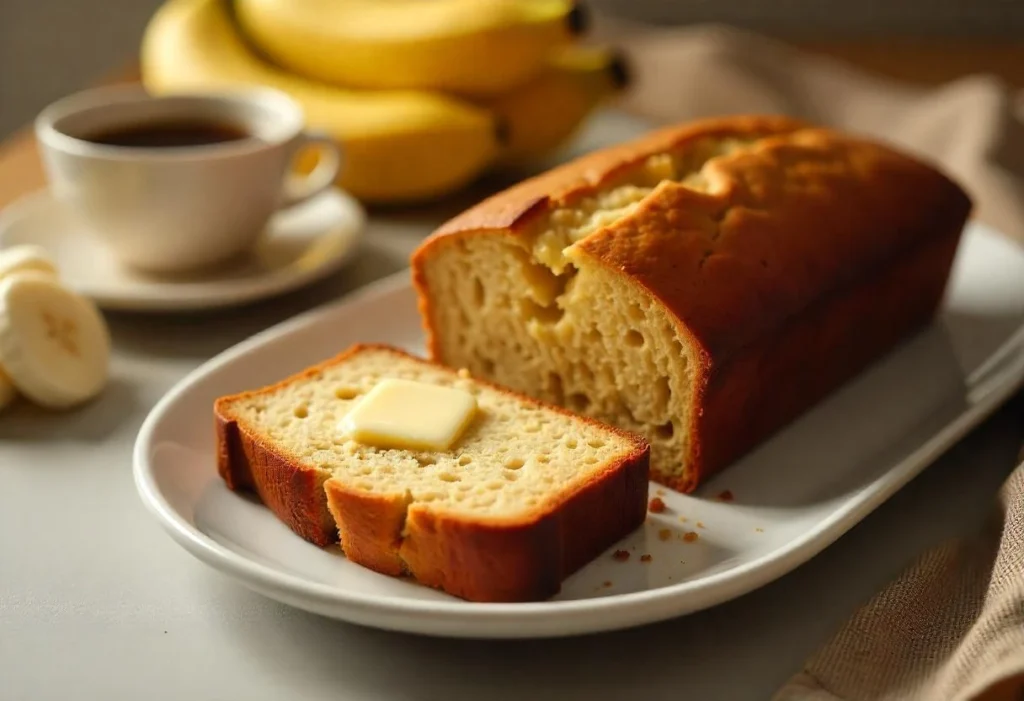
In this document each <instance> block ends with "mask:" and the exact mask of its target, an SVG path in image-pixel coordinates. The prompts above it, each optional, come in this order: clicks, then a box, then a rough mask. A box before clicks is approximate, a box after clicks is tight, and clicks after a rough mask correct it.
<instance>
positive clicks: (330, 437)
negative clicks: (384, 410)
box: [215, 345, 650, 601]
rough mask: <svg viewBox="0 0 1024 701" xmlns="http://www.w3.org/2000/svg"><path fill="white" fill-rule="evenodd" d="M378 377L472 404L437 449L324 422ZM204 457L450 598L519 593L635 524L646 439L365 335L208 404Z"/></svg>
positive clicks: (547, 583) (316, 526) (317, 532)
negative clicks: (466, 397)
mask: <svg viewBox="0 0 1024 701" xmlns="http://www.w3.org/2000/svg"><path fill="white" fill-rule="evenodd" d="M386 378H389V379H402V380H413V381H415V382H420V383H429V384H434V385H443V386H448V387H455V388H459V389H462V390H464V391H466V392H469V393H471V394H472V395H474V396H475V398H476V403H477V411H476V414H475V417H474V418H473V420H472V421H471V422H470V423H469V425H468V426H467V427H466V429H465V431H464V432H463V433H462V435H461V436H460V438H459V439H458V440H457V441H456V443H455V444H454V445H453V446H452V447H451V448H450V449H449V450H443V451H432V450H406V449H395V448H379V447H374V446H372V445H368V444H366V443H361V442H357V441H355V440H353V439H351V438H349V437H348V436H347V435H346V433H345V432H344V431H343V430H342V428H340V424H341V422H342V420H343V419H344V418H345V416H346V414H348V413H349V412H350V411H351V410H352V409H353V407H355V406H356V405H357V402H359V401H360V400H361V398H362V397H363V396H364V395H366V393H367V392H369V391H370V390H371V389H372V388H373V387H374V386H375V385H377V383H379V382H380V381H381V380H384V379H386ZM215 414H216V425H217V437H218V446H219V450H218V457H219V459H218V465H219V470H220V474H221V476H222V477H223V478H224V480H225V481H226V482H227V484H228V486H229V487H231V488H232V489H249V490H253V491H255V492H256V493H257V494H258V495H259V496H260V498H261V499H262V500H263V502H264V503H265V504H266V505H267V506H268V507H269V508H270V509H271V510H272V511H273V512H274V513H275V514H276V515H277V516H278V517H279V518H281V519H282V520H283V521H284V522H285V523H287V524H288V525H289V526H290V527H291V528H292V529H293V530H294V531H295V532H296V533H298V534H299V535H301V536H302V537H303V538H306V539H307V540H309V541H311V542H313V543H316V544H318V545H326V544H330V543H332V542H336V541H338V539H339V534H340V541H341V546H342V548H343V550H344V551H345V554H346V556H347V557H348V558H349V559H350V560H352V561H353V562H357V563H359V564H362V565H365V566H367V567H370V568H371V569H374V570H376V571H378V572H383V573H385V574H389V575H396V576H397V575H403V574H409V575H412V576H413V577H415V578H416V579H417V580H419V581H421V582H423V583H425V584H428V585H430V586H433V587H437V588H439V589H442V590H444V591H447V592H449V593H451V594H454V595H456V596H460V597H463V598H465V599H470V600H477V601H523V600H537V599H543V598H546V597H548V596H551V595H552V594H555V593H557V591H558V590H559V587H560V584H561V581H562V580H563V579H564V578H565V577H566V576H568V575H569V574H571V573H572V572H573V571H575V570H576V569H578V568H579V567H580V566H582V565H583V564H585V563H586V562H588V561H589V560H591V559H593V558H594V557H596V556H597V555H598V554H599V553H600V552H601V551H603V550H604V549H605V548H607V547H609V546H610V545H612V544H613V543H615V542H616V541H617V540H619V539H620V538H622V537H623V536H625V535H626V534H628V533H629V532H630V531H632V530H633V529H635V528H637V527H638V526H639V525H640V524H641V523H642V522H643V520H644V516H645V508H646V498H647V478H648V461H649V451H650V448H649V446H648V445H647V444H646V442H645V441H644V440H643V439H641V438H639V437H637V436H634V435H631V434H628V433H625V432H623V431H621V430H618V429H613V428H609V427H606V426H603V425H601V424H599V423H596V422H594V421H592V420H590V419H584V418H580V417H577V416H574V415H572V414H570V413H568V412H566V411H564V410H562V409H558V408H555V407H550V406H546V405H543V404H540V403H538V402H537V401H535V400H532V399H527V398H525V397H521V396H519V395H516V394H512V393H511V392H508V391H507V390H504V389H502V388H499V387H497V386H494V385H490V384H487V383H484V382H479V381H476V380H473V379H471V378H470V377H469V376H468V374H467V373H464V372H463V373H457V372H455V371H453V370H450V369H447V368H444V367H441V366H438V365H435V364H432V363H429V362H426V361H423V360H420V359H418V358H415V357H413V356H410V355H408V354H406V353H404V352H402V351H399V350H396V349H393V348H389V347H386V346H377V345H360V346H355V347H353V348H351V349H349V350H348V351H346V352H344V353H342V354H341V355H339V356H338V357H336V358H334V359H332V360H329V361H327V362H325V363H323V364H321V365H318V366H315V367H313V368H310V369H308V370H306V371H304V372H302V373H300V374H298V375H295V376H293V377H289V378H288V379H285V380H283V381H282V382H280V383H278V384H276V385H273V386H271V387H267V388H265V389H260V390H256V391H252V392H245V393H243V394H238V395H234V396H230V397H223V398H221V399H219V400H217V402H216V404H215Z"/></svg>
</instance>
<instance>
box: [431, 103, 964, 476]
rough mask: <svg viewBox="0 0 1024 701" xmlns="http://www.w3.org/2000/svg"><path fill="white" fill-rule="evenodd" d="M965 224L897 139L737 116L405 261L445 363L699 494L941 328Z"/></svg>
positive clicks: (645, 147)
mask: <svg viewBox="0 0 1024 701" xmlns="http://www.w3.org/2000/svg"><path fill="white" fill-rule="evenodd" d="M970 209H971V202H970V200H969V198H968V196H967V195H966V194H965V193H964V191H963V190H962V189H961V188H960V187H959V186H958V185H957V184H956V183H954V182H953V181H951V180H950V179H949V178H947V177H946V176H945V175H943V174H942V173H941V172H939V171H938V170H936V169H935V168H933V167H931V166H929V165H928V164H925V163H922V162H920V161H918V160H916V159H914V158H912V157H910V156H907V155H905V154H902V153H899V152H897V151H895V150H893V149H890V148H888V147H886V146H884V145H881V144H877V143H871V142H869V141H866V140H863V139H860V138H857V137H855V136H851V135H846V134H841V133H837V132H835V131H831V130H827V129H821V128H816V127H813V126H810V125H807V124H803V123H801V122H797V121H794V120H791V119H786V118H778V117H729V118H723V119H717V120H709V121H703V122H697V123H693V124H688V125H682V126H678V127H671V128H666V129H663V130H660V131H657V132H655V133H653V134H650V135H648V136H646V137H642V138H640V139H638V140H636V141H634V142H631V143H627V144H623V145H620V146H616V147H613V148H609V149H606V150H602V151H598V152H595V153H592V154H590V155H587V156H584V157H583V158H581V159H579V160H577V161H574V162H572V163H569V164H566V165H564V166H561V167H559V168H556V169H555V170H552V171H550V172H548V173H546V174H543V175H540V176H538V177H536V178H533V179H530V180H527V181H525V182H523V183H520V184H519V185H516V186H514V187H512V188H511V189H509V190H507V191H505V192H503V193H500V194H498V195H495V196H494V197H492V198H490V199H488V200H487V201H485V202H483V203H481V204H479V205H478V206H476V207H474V208H472V209H470V210H469V211H467V212H465V213H464V214H462V215H460V216H458V217H456V218H455V219H453V220H452V221H450V222H448V223H447V224H445V225H444V226H443V227H442V228H441V229H440V230H439V231H438V232H436V234H435V235H433V236H432V237H430V238H429V239H428V240H427V241H425V242H424V244H423V245H422V246H421V247H420V248H419V250H418V251H416V253H415V255H414V256H413V259H412V266H413V275H414V281H415V283H416V286H417V288H418V291H419V295H420V309H421V311H422V314H423V321H424V325H425V327H426V330H427V334H428V347H429V350H430V355H431V357H432V359H434V360H436V361H438V362H442V363H446V364H448V365H453V366H456V367H466V368H469V369H470V370H471V371H472V372H473V374H474V375H476V376H479V377H482V378H486V379H489V380H492V381H494V382H499V383H501V384H503V385H506V386H509V387H511V388H513V389H515V390H517V391H520V392H524V393H525V394H528V395H530V396H533V397H537V398H539V399H544V400H547V401H552V402H554V403H558V404H563V405H565V406H568V407H569V408H571V409H574V410H575V411H578V412H580V413H585V414H587V415H589V416H593V417H595V418H597V419H599V420H601V421H607V422H608V423H611V424H614V425H616V426H620V427H622V428H625V429H627V430H635V431H638V432H641V433H643V434H645V435H646V436H647V438H648V439H649V440H650V442H651V475H652V478H653V479H655V480H657V481H659V482H662V483H664V484H666V485H669V486H671V487H674V488H676V489H680V490H683V491H690V490H692V489H694V488H695V487H696V486H697V485H698V484H699V483H700V482H701V481H702V480H703V479H705V478H706V477H707V476H708V475H709V474H711V473H712V472H714V471H716V470H719V469H721V468H722V467H724V466H725V465H727V464H729V463H730V462H731V461H733V460H734V459H736V458H737V457H739V456H740V455H742V454H744V453H745V452H746V451H748V450H750V449H751V448H752V447H753V446H755V445H756V444H757V443H758V442H760V441H761V440H762V439H764V438H766V437H767V436H769V435H771V434H772V433H773V432H774V431H776V430H777V429H778V428H780V427H781V426H783V425H784V424H786V423H787V422H788V421H790V420H792V419H793V418H794V417H796V416H797V415H799V414H800V413H801V412H803V411H804V410H806V409H807V408H808V407H810V406H811V405H812V404H814V403H815V402H817V401H818V400H820V399H821V398H822V397H824V396H825V395H827V394H828V393H829V392H831V391H833V390H834V389H835V388H836V387H838V386H839V385H840V384H841V383H842V382H844V381H845V380H846V379H848V378H849V377H851V376H852V375H853V374H855V373H856V372H858V371H859V370H861V369H862V368H864V367H865V365H867V364H868V363H869V362H871V361H872V360H874V359H875V358H877V357H879V356H880V355H881V354H883V353H885V352H887V351H888V350H890V349H891V348H893V346H894V345H895V344H897V343H898V342H899V341H900V340H902V339H903V338H905V337H906V336H907V335H908V334H909V333H911V332H913V331H914V330H915V329H918V328H919V327H921V326H922V325H924V324H925V323H927V322H928V321H929V320H930V319H931V317H932V315H933V313H934V312H935V310H936V308H937V306H938V304H939V302H940V300H941V299H942V295H943V291H944V289H945V286H946V280H947V278H948V276H949V272H950V268H951V265H952V262H953V258H954V255H955V253H956V249H957V244H958V241H959V239H960V234H961V231H962V230H963V226H964V223H965V221H966V219H967V216H968V213H969V212H970Z"/></svg>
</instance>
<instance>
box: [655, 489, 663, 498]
mask: <svg viewBox="0 0 1024 701" xmlns="http://www.w3.org/2000/svg"><path fill="white" fill-rule="evenodd" d="M654 494H655V496H659V497H663V496H665V490H664V489H659V490H657V491H656V492H654Z"/></svg>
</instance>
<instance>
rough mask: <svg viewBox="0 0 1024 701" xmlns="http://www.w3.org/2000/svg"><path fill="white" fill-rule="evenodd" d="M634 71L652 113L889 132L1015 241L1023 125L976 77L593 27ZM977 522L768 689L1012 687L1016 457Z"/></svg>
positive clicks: (755, 41)
mask: <svg viewBox="0 0 1024 701" xmlns="http://www.w3.org/2000/svg"><path fill="white" fill-rule="evenodd" d="M598 36H599V38H614V39H615V40H616V43H618V44H620V45H623V46H624V47H625V48H626V49H627V52H628V54H629V55H630V57H631V58H632V62H633V64H634V67H635V72H636V78H637V82H636V85H635V88H634V89H633V90H632V91H631V94H629V95H628V96H627V97H626V98H625V101H624V107H625V108H626V109H628V110H630V111H632V112H634V113H639V114H642V115H645V116H648V117H651V118H653V119H656V120H658V121H660V122H671V121H679V120H685V119H691V118H695V117H702V116H709V115H720V114H737V113H740V114H742V113H755V112H757V113H784V114H790V115H794V116H798V117H803V118H805V119H808V120H810V121H814V122H818V123H823V124H828V125H833V126H838V127H842V128H844V129H847V130H851V131H855V132H860V133H863V134H866V135H870V136H872V137H875V138H880V139H884V140H888V141H890V142H892V143H894V144H896V145H898V146H900V147H902V148H904V149H905V150H908V151H910V152H913V153H916V154H918V155H919V156H922V157H924V158H926V159H928V160H931V161H933V162H935V163H937V164H939V165H941V166H942V167H943V168H945V169H946V170H947V171H948V172H949V173H950V174H952V175H953V176H955V177H956V178H957V179H958V180H959V181H961V182H962V183H963V184H964V186H965V187H966V188H967V189H968V190H969V191H970V192H971V194H972V197H973V198H974V201H975V204H976V210H975V216H976V217H977V218H978V219H980V220H982V221H984V222H986V223H988V224H990V225H992V226H994V227H996V228H997V229H999V230H1000V231H1003V232H1005V233H1006V234H1008V235H1011V236H1013V237H1015V238H1017V239H1018V240H1020V241H1022V242H1024V125H1022V123H1021V121H1020V119H1019V117H1017V116H1016V115H1015V104H1014V102H1015V96H1014V95H1012V94H1011V93H1010V91H1009V90H1008V88H1007V87H1006V86H1004V85H1001V84H1000V83H999V82H998V81H996V80H994V79H992V78H989V77H985V76H974V77H969V78H964V79H962V80H958V81H956V82H954V83H951V84H949V85H946V86H944V87H941V88H938V89H932V90H924V89H921V88H917V87H911V86H907V85H902V84H897V83H894V82H890V81H887V80H882V79H879V78H875V77H871V76H867V75H864V74H861V73H859V72H857V71H856V70H854V69H852V68H849V67H847V66H844V65H840V64H837V63H835V62H833V61H831V60H826V59H821V58H817V57H811V56H807V55H803V54H801V53H799V52H797V51H794V50H793V49H791V48H789V47H787V46H784V45H782V44H779V43H776V42H774V41H772V40H768V39H765V38H763V37H759V36H754V35H750V34H748V33H745V32H741V31H738V30H733V29H728V28H724V27H717V26H712V27H697V28H689V29H673V30H647V29H642V28H639V27H636V26H630V27H626V26H624V25H619V24H608V23H600V24H599V25H598ZM994 511H995V513H994V515H993V519H992V522H991V524H990V525H989V527H988V528H987V530H985V532H984V533H982V534H979V535H977V536H974V537H972V538H968V539H965V540H963V541H961V542H955V543H949V544H947V545H945V546H944V547H941V548H939V549H937V550H935V551H933V552H929V553H927V554H926V555H924V556H923V557H922V558H921V559H920V560H919V561H918V562H917V563H916V564H914V565H913V566H912V567H911V568H910V569H909V570H907V571H906V572H905V573H904V574H903V575H902V576H901V577H900V578H899V579H898V580H896V581H895V582H893V583H892V584H891V585H889V586H888V587H887V588H886V589H884V590H883V591H882V592H880V593H879V594H878V595H877V596H876V597H875V598H874V599H872V600H871V601H870V602H868V603H867V604H866V605H865V606H864V607H863V608H862V609H861V610H860V611H857V612H856V613H855V614H854V615H853V618H851V619H850V621H849V622H848V623H847V624H846V625H845V626H844V627H843V628H842V629H841V630H840V631H839V632H838V633H837V634H836V636H835V637H834V638H833V639H832V640H831V641H830V642H829V643H827V644H826V645H825V647H824V648H823V649H821V650H820V651H819V652H818V653H816V654H815V655H814V656H813V657H811V659H810V660H808V661H807V663H806V665H805V667H804V669H803V671H802V672H800V673H799V674H797V675H796V676H795V677H793V678H792V679H791V680H790V681H789V682H788V683H787V684H786V685H785V687H784V688H783V689H781V690H780V691H779V692H778V694H777V695H776V697H775V698H776V701H876V700H882V699H884V700H886V701H890V700H891V701H895V700H897V699H900V700H903V699H906V700H908V701H914V700H917V699H921V700H922V701H930V700H932V699H935V700H943V701H946V700H949V701H963V700H967V699H986V700H992V701H996V700H998V701H1003V700H1007V701H1009V700H1011V699H1012V700H1013V701H1017V700H1018V699H1024V465H1022V466H1021V467H1019V468H1018V469H1017V471H1016V472H1015V473H1014V475H1013V476H1012V477H1011V479H1010V480H1009V481H1008V482H1007V484H1006V485H1005V487H1004V488H1003V490H1002V493H1001V495H1000V498H999V500H998V506H997V507H996V508H995V509H994Z"/></svg>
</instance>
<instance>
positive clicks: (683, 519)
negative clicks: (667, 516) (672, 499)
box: [679, 516, 690, 523]
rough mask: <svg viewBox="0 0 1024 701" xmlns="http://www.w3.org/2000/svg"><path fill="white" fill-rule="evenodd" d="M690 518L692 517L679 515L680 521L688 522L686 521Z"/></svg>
mask: <svg viewBox="0 0 1024 701" xmlns="http://www.w3.org/2000/svg"><path fill="white" fill-rule="evenodd" d="M689 520H690V519H688V518H686V517H685V516H680V517H679V522H680V523H686V522H687V521H689Z"/></svg>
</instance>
